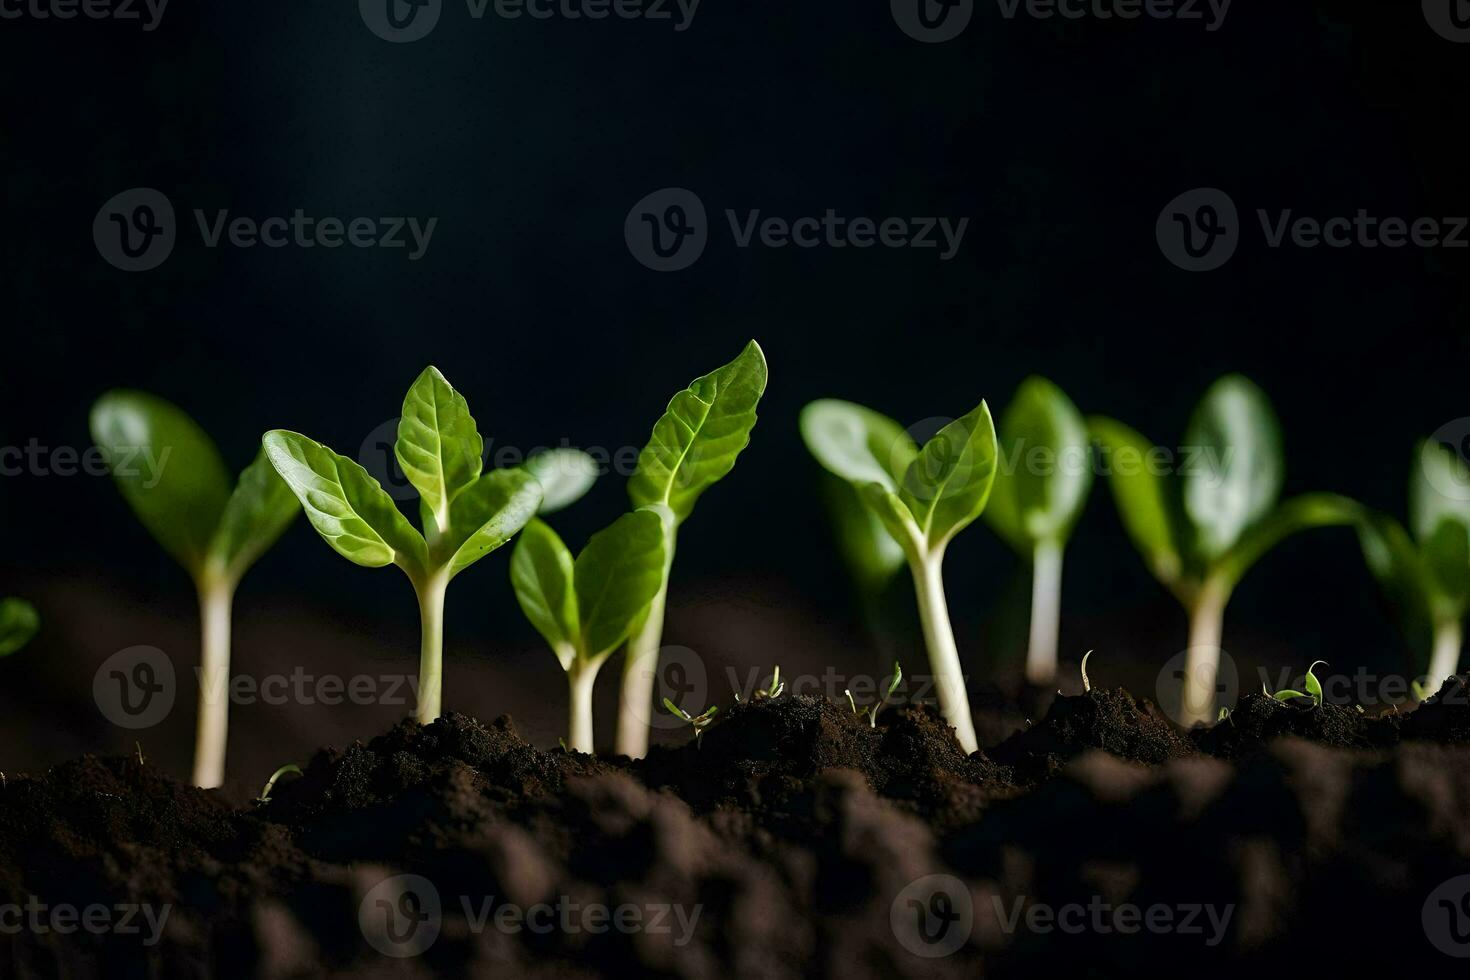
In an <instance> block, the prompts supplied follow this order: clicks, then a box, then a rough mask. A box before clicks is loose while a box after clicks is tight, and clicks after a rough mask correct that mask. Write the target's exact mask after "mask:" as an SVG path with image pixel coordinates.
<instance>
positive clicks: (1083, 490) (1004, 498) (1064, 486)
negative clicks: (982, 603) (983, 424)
mask: <svg viewBox="0 0 1470 980" xmlns="http://www.w3.org/2000/svg"><path fill="white" fill-rule="evenodd" d="M999 443H1000V453H1001V458H1002V459H1005V460H1007V461H1008V465H1006V466H1004V467H1001V468H1000V471H999V472H998V473H997V474H996V477H995V489H994V490H993V491H992V492H991V495H990V504H989V506H987V507H986V508H985V521H986V523H988V524H989V525H990V526H991V527H992V528H993V529H994V530H995V532H996V533H997V534H999V535H1000V536H1001V537H1002V538H1003V539H1005V541H1006V542H1007V543H1008V544H1009V545H1010V546H1011V547H1012V548H1014V549H1015V550H1016V551H1017V553H1019V554H1020V555H1021V556H1022V557H1023V558H1024V559H1026V560H1028V561H1030V562H1031V639H1030V644H1029V646H1028V648H1027V653H1026V680H1028V681H1030V682H1031V683H1032V684H1035V685H1037V686H1040V687H1044V686H1047V685H1050V684H1052V683H1054V682H1055V681H1056V675H1057V635H1058V632H1059V630H1060V624H1061V613H1062V552H1063V550H1064V549H1065V548H1066V545H1067V539H1068V537H1070V536H1071V533H1072V528H1073V527H1074V526H1076V524H1077V519H1078V518H1079V517H1080V516H1081V515H1082V508H1083V507H1084V505H1086V503H1087V495H1088V493H1089V492H1090V491H1091V489H1092V462H1091V452H1092V446H1091V442H1090V440H1089V438H1088V435H1087V423H1086V421H1084V420H1083V418H1082V414H1081V413H1080V412H1078V411H1077V406H1075V405H1073V404H1072V400H1071V399H1070V398H1068V397H1067V396H1066V394H1065V393H1063V392H1062V389H1060V388H1058V387H1057V386H1056V385H1054V384H1052V383H1051V382H1050V381H1047V380H1046V379H1045V378H1038V377H1032V378H1028V379H1027V380H1026V381H1025V382H1023V383H1022V385H1021V387H1020V389H1019V390H1018V391H1017V392H1016V397H1015V399H1014V400H1013V401H1012V402H1011V403H1010V405H1008V406H1006V410H1005V413H1004V414H1003V415H1002V416H1001V419H1000V431H999Z"/></svg>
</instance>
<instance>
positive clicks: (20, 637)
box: [0, 598, 41, 657]
mask: <svg viewBox="0 0 1470 980" xmlns="http://www.w3.org/2000/svg"><path fill="white" fill-rule="evenodd" d="M40 629H41V616H40V614H39V613H37V612H36V607H35V606H33V605H31V604H30V603H29V602H26V601H25V600H24V599H16V598H5V599H0V657H8V656H10V655H11V654H12V653H15V652H16V651H18V650H20V649H21V648H22V647H24V646H25V645H26V644H27V643H29V642H31V638H32V637H34V636H35V635H36V633H37V632H38V631H39V630H40Z"/></svg>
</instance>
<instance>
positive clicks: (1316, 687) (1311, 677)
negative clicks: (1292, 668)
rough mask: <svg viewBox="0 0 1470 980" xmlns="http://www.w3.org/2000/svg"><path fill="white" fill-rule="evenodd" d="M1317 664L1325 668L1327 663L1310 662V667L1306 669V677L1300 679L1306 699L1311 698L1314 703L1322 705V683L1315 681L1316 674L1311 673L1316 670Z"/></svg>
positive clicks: (1321, 661)
mask: <svg viewBox="0 0 1470 980" xmlns="http://www.w3.org/2000/svg"><path fill="white" fill-rule="evenodd" d="M1317 664H1321V665H1322V666H1324V667H1325V666H1327V661H1325V660H1315V661H1313V662H1312V666H1310V667H1308V668H1307V674H1306V676H1305V677H1304V678H1302V684H1303V685H1304V686H1305V687H1306V689H1307V697H1309V698H1311V699H1312V700H1313V701H1314V702H1315V703H1317V704H1321V703H1322V682H1321V681H1319V680H1317V675H1316V674H1314V673H1312V671H1314V670H1316V669H1317Z"/></svg>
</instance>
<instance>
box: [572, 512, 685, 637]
mask: <svg viewBox="0 0 1470 980" xmlns="http://www.w3.org/2000/svg"><path fill="white" fill-rule="evenodd" d="M666 520H669V521H672V520H673V517H672V514H666V515H660V513H659V512H658V511H657V510H655V509H654V508H652V507H647V508H640V509H638V510H635V511H633V512H632V513H630V514H624V515H623V516H622V517H619V518H618V519H617V520H616V521H613V523H612V524H610V525H609V526H607V527H606V528H604V529H603V530H601V531H598V532H597V533H596V534H594V535H592V537H591V539H590V540H588V542H587V547H585V548H583V549H582V553H581V554H579V555H578V556H577V560H576V562H575V563H574V567H573V575H572V578H573V582H574V587H575V589H576V593H577V618H578V620H579V622H580V623H581V627H582V635H581V639H582V646H581V652H582V656H583V657H584V658H585V659H587V660H594V661H595V660H598V659H600V658H601V657H603V656H605V655H607V654H609V653H611V652H612V651H613V650H614V649H615V648H616V647H617V646H618V644H620V643H622V642H623V641H624V640H625V639H627V638H628V633H629V632H630V631H631V630H632V629H633V627H634V625H635V624H636V623H637V622H638V620H639V619H640V617H641V616H642V615H643V611H644V610H645V609H646V608H647V607H648V604H649V603H650V602H652V601H653V597H654V596H655V595H656V594H658V590H659V588H660V587H661V586H662V585H663V578H664V534H665V531H664V522H665V521H666Z"/></svg>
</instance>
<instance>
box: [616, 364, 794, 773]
mask: <svg viewBox="0 0 1470 980" xmlns="http://www.w3.org/2000/svg"><path fill="white" fill-rule="evenodd" d="M765 390H766V356H765V354H764V353H762V352H761V348H760V345H759V344H757V343H756V342H755V341H754V340H752V341H751V342H750V343H748V344H746V345H745V349H744V350H742V351H741V352H740V356H738V357H736V358H735V360H733V361H731V362H730V363H729V364H726V365H725V366H724V367H722V368H718V369H717V370H715V371H713V372H711V373H709V374H706V375H704V376H703V377H700V378H695V379H694V380H693V381H691V382H690V383H689V387H688V388H685V389H684V390H683V391H681V392H679V393H678V394H676V395H675V396H674V397H673V399H672V400H671V401H670V402H669V406H668V409H667V410H666V411H665V412H664V414H663V416H662V417H661V418H660V419H659V420H658V422H656V423H655V424H654V426H653V434H652V435H650V436H649V439H648V444H647V445H646V446H644V447H643V451H642V452H640V453H639V454H638V469H637V471H636V472H634V474H633V477H632V479H630V480H629V481H628V497H629V499H630V500H631V501H632V504H633V506H634V508H641V507H650V506H660V507H666V508H668V510H669V512H670V513H672V514H673V515H674V520H673V523H672V524H670V525H669V528H668V535H669V536H668V541H667V542H666V544H665V548H664V557H665V559H666V561H667V563H668V567H666V568H665V569H664V574H663V581H662V582H661V583H660V585H659V589H658V594H657V595H656V596H655V597H654V599H653V602H652V604H650V606H649V608H648V613H647V615H646V616H644V617H643V618H642V619H641V620H640V622H638V623H637V624H636V626H635V628H634V630H633V632H632V635H631V636H630V637H629V639H628V652H627V654H626V656H625V658H624V661H623V683H622V693H621V697H620V698H619V702H618V730H617V745H616V748H617V751H618V752H619V753H620V754H622V755H626V756H628V757H629V758H632V759H640V758H642V757H643V756H645V755H647V754H648V723H649V719H650V718H652V709H653V688H654V679H655V677H656V676H657V670H658V652H659V648H660V646H661V645H662V643H663V630H664V606H665V603H666V602H667V600H668V591H669V581H668V580H669V572H670V571H671V569H672V565H673V561H674V545H675V537H676V536H677V534H678V529H679V527H680V526H681V525H682V524H683V523H684V521H685V520H687V519H688V517H689V515H690V514H691V513H692V512H693V511H694V505H695V503H696V502H697V501H698V500H699V497H700V494H702V493H704V492H705V491H706V490H708V489H709V488H710V487H711V486H712V485H714V484H715V483H718V482H719V481H720V480H722V479H724V477H725V475H726V474H728V473H729V472H730V470H731V469H733V468H734V466H735V461H736V459H737V458H739V456H740V453H741V452H742V451H743V450H744V449H745V447H746V446H747V445H748V444H749V443H750V432H751V429H753V428H754V427H755V421H756V414H755V410H756V406H757V405H758V404H759V403H760V400H761V395H762V394H764V393H765Z"/></svg>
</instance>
